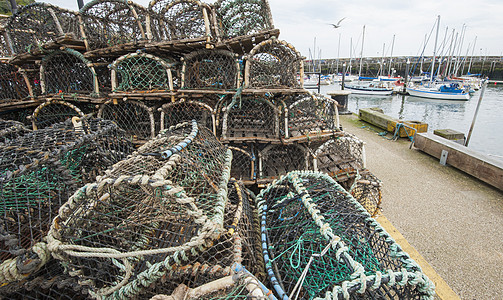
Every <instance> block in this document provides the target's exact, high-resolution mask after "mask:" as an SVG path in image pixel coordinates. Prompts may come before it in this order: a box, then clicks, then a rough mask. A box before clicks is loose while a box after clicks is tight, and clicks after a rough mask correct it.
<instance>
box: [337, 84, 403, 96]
mask: <svg viewBox="0 0 503 300" xmlns="http://www.w3.org/2000/svg"><path fill="white" fill-rule="evenodd" d="M344 88H345V89H348V90H351V93H352V94H357V95H379V96H389V95H391V94H393V89H379V88H366V87H355V86H349V85H346V86H345V87H344Z"/></svg>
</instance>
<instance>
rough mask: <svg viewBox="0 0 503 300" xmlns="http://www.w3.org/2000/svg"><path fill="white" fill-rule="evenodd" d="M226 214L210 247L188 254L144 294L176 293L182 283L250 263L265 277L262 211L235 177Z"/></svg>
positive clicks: (207, 280) (206, 280)
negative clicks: (262, 247)
mask: <svg viewBox="0 0 503 300" xmlns="http://www.w3.org/2000/svg"><path fill="white" fill-rule="evenodd" d="M227 197H228V200H227V205H226V207H225V215H224V232H223V233H222V234H221V235H220V237H219V238H218V239H216V240H215V241H213V243H212V245H210V246H209V247H208V248H205V249H201V250H202V251H201V252H200V253H198V254H197V255H190V256H188V257H187V259H188V260H187V262H186V263H184V264H183V265H176V266H174V268H173V270H172V271H171V272H169V273H167V274H166V275H164V276H163V278H162V279H161V280H160V281H159V282H157V283H156V284H155V287H152V288H151V289H148V290H145V291H144V292H143V293H142V295H141V297H140V298H142V299H147V298H149V297H151V296H153V295H155V294H171V293H176V288H177V287H179V286H180V285H183V286H186V287H189V288H197V287H199V286H201V285H205V284H209V285H211V282H215V280H217V281H218V280H222V279H223V278H224V277H226V276H229V275H232V273H233V269H234V268H235V265H237V264H239V265H243V266H246V269H247V270H249V271H250V272H251V273H252V274H257V275H256V276H258V277H260V278H265V273H264V270H265V267H264V262H263V257H262V255H261V248H260V229H259V228H260V226H259V222H258V212H257V210H256V208H255V205H254V204H253V200H254V199H252V198H251V197H253V196H252V195H250V196H249V195H248V194H247V193H246V191H245V189H244V187H243V185H242V183H239V182H236V181H233V180H231V181H230V182H229V185H228V193H227Z"/></svg>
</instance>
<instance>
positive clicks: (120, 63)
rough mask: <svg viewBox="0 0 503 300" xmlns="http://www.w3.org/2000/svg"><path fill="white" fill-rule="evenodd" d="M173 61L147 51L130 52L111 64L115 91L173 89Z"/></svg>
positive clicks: (144, 91) (145, 91)
mask: <svg viewBox="0 0 503 300" xmlns="http://www.w3.org/2000/svg"><path fill="white" fill-rule="evenodd" d="M172 67H173V63H170V62H169V61H168V60H164V59H162V58H159V57H157V56H154V55H151V54H147V53H139V52H136V53H130V54H126V55H124V56H121V57H120V58H118V59H117V60H116V61H115V62H114V63H113V64H111V65H110V69H111V70H112V90H113V91H114V92H116V91H121V92H143V93H147V92H148V93H152V92H159V91H173V76H172V74H171V68H172Z"/></svg>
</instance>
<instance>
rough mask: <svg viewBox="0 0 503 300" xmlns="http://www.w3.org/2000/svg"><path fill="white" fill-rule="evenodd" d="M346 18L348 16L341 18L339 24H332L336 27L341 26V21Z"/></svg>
mask: <svg viewBox="0 0 503 300" xmlns="http://www.w3.org/2000/svg"><path fill="white" fill-rule="evenodd" d="M344 19H346V17H344V18H342V19H340V20H339V22H337V24H330V25H332V26H334V28H339V27H341V22H342V20H344Z"/></svg>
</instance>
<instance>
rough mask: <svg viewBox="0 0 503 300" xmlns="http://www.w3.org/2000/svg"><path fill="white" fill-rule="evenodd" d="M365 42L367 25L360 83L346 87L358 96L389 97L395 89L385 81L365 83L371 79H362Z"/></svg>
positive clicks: (361, 55) (363, 38) (361, 58)
mask: <svg viewBox="0 0 503 300" xmlns="http://www.w3.org/2000/svg"><path fill="white" fill-rule="evenodd" d="M364 40H365V25H364V26H363V35H362V50H361V54H360V70H359V72H358V81H356V82H355V81H353V82H351V83H349V84H346V85H345V86H344V87H345V88H346V89H348V90H351V93H353V94H358V95H380V96H389V95H391V94H392V93H393V88H391V87H389V86H388V85H387V84H385V82H384V81H380V80H378V79H376V80H375V79H374V78H371V79H372V80H371V81H364V79H369V78H365V77H361V73H362V62H363V42H364Z"/></svg>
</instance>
